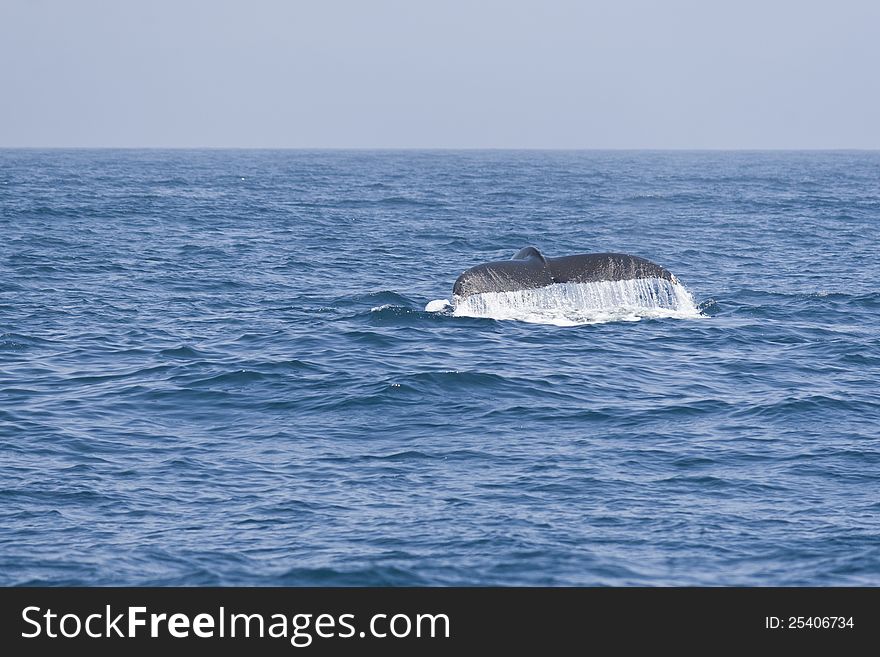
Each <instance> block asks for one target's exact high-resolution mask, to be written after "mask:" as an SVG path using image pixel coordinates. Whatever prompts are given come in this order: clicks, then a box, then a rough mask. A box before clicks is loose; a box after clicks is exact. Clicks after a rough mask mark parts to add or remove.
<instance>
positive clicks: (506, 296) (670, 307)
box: [425, 278, 702, 326]
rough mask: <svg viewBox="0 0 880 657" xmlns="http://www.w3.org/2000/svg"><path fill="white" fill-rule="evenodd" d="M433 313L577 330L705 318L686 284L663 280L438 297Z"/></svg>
mask: <svg viewBox="0 0 880 657" xmlns="http://www.w3.org/2000/svg"><path fill="white" fill-rule="evenodd" d="M425 310H426V311H428V312H441V311H447V312H448V311H449V310H451V311H452V314H453V315H455V316H456V317H488V318H491V319H513V320H518V321H521V322H532V323H536V324H554V325H556V326H578V325H581V324H599V323H602V322H620V321H629V322H634V321H638V320H639V319H642V318H659V317H673V318H677V319H692V318H697V317H702V315H701V314H700V311H699V309H698V308H697V305H696V303H695V302H694V298H693V297H692V296H691V293H690V292H688V291H687V290H686V289H685V287H684V286H683V285H680V284H676V283H671V282H670V281H667V280H664V279H661V278H641V279H636V280H627V281H602V282H598V283H556V284H554V285H549V286H547V287H541V288H536V289H532V290H517V291H516V292H484V293H482V294H474V295H471V296H469V297H466V298H464V299H461V298H458V297H454V298H453V301H452V302H451V303H450V302H449V301H448V300H447V299H437V300H435V301H431V302H430V303H428V305H427V306H425Z"/></svg>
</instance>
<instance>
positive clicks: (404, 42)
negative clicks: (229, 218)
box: [0, 0, 880, 148]
mask: <svg viewBox="0 0 880 657" xmlns="http://www.w3.org/2000/svg"><path fill="white" fill-rule="evenodd" d="M0 146H240V147H334V148H336V147H358V148H364V147H366V148H369V147H388V148H398V147H403V148H407V147H441V148H483V147H497V148H880V2H878V1H876V0H861V1H855V0H828V1H826V2H812V1H809V0H805V1H789V0H736V1H729V2H725V1H721V0H699V1H698V0H692V1H687V0H656V1H655V2H650V1H648V0H594V1H589V0H583V1H580V2H576V1H564V0H534V1H532V0H507V1H500V0H499V1H480V0H469V1H460V0H400V1H391V0H361V1H357V0H299V1H297V0H287V1H285V0H239V1H236V2H232V1H221V0H204V1H197V0H141V1H137V0H105V1H96V0H75V1H73V0H68V1H65V0H0Z"/></svg>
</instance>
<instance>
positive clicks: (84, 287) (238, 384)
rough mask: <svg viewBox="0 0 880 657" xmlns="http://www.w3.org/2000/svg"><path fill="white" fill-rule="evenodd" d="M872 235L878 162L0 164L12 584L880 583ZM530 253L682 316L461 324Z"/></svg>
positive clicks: (0, 576) (178, 157) (0, 392)
mask: <svg viewBox="0 0 880 657" xmlns="http://www.w3.org/2000/svg"><path fill="white" fill-rule="evenodd" d="M878 222H880V153H875V152H816V153H811V152H790V153H787V152H756V153H749V152H535V151H531V152H529V151H526V152H512V151H510V152H508V151H497V152H495V151H473V152H467V151H465V152H447V151H436V152H432V151H410V152H407V151H400V152H394V151H387V152H369V151H352V152H346V151H315V152H308V151H277V152H273V151H246V150H245V151H241V150H236V151H223V150H207V151H154V150H143V151H137V150H134V151H114V150H94V151H92V150H70V151H63V150H53V151H38V150H6V151H0V226H2V237H0V454H2V463H0V584H3V585H28V584H53V585H73V584H84V585H148V584H150V585H171V584H183V585H227V584H228V585H498V584H500V585H844V584H855V585H865V584H866V585H878V584H880V394H878V383H880V328H878V320H880V266H878V264H877V258H878V256H880V249H878V246H880V239H878V236H880V231H878ZM527 245H533V246H537V247H538V248H540V249H541V250H542V251H543V252H544V253H545V254H546V255H548V256H557V255H566V254H572V253H582V252H597V251H622V252H627V253H632V254H636V255H640V256H643V257H646V258H648V259H650V260H653V261H655V262H657V263H659V264H661V265H663V266H665V267H666V268H668V269H669V270H670V271H672V272H673V273H674V274H675V275H676V277H677V278H678V279H679V280H680V281H681V283H682V285H683V287H681V288H680V289H679V290H673V292H672V293H670V292H669V290H665V289H660V288H657V287H656V286H654V287H651V285H653V284H652V283H650V282H647V283H645V284H644V285H645V286H648V287H650V288H651V289H650V290H648V287H644V286H643V287H642V288H639V289H640V290H641V291H639V290H636V289H635V288H634V287H633V288H632V289H628V288H626V289H625V287H624V286H621V285H617V286H614V285H612V286H610V287H604V288H601V289H600V288H590V289H586V290H584V289H581V290H578V291H571V290H569V291H566V290H555V291H547V294H546V295H545V296H541V297H540V298H536V297H535V296H534V295H532V296H531V297H529V296H528V295H525V296H523V297H521V298H504V299H501V298H495V299H483V300H481V301H480V302H479V303H478V304H477V306H478V307H474V308H468V307H466V306H465V305H463V304H456V303H454V302H455V300H454V299H452V298H451V290H452V283H453V281H454V280H455V278H456V277H457V276H458V274H459V273H460V272H461V271H463V270H464V269H466V268H468V267H471V266H473V265H475V264H478V263H480V262H484V261H487V260H493V259H501V258H509V257H510V256H511V255H513V253H515V252H516V251H517V250H519V249H520V248H522V247H524V246H527ZM645 290H648V291H645ZM670 294H671V295H672V296H670ZM447 302H449V303H447ZM475 303H476V302H475ZM426 308H428V310H426ZM468 315H478V316H468Z"/></svg>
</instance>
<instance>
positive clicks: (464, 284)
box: [452, 246, 679, 298]
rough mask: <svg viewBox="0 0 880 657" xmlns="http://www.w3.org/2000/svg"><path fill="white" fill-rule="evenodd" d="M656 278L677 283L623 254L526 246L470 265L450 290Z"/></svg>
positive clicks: (651, 265)
mask: <svg viewBox="0 0 880 657" xmlns="http://www.w3.org/2000/svg"><path fill="white" fill-rule="evenodd" d="M644 278H660V279H664V280H667V281H669V282H670V283H672V284H673V285H677V284H679V283H678V280H677V279H676V278H675V276H673V275H672V272H670V271H668V270H667V269H665V268H663V267H661V266H660V265H658V264H655V263H653V262H651V261H650V260H645V259H644V258H640V257H638V256H633V255H628V254H626V253H583V254H579V255H571V256H561V257H558V258H547V257H545V256H544V254H543V253H541V252H540V251H539V250H538V249H537V248H535V247H533V246H527V247H525V248H524V249H521V250H520V251H518V252H517V253H516V255H514V256H513V258H512V259H511V260H498V261H495V262H487V263H484V264H481V265H477V266H476V267H471V268H470V269H468V270H466V271H465V272H463V273H462V274H461V276H459V277H458V279H456V281H455V285H454V286H453V288H452V293H453V294H454V295H456V296H458V297H462V298H463V297H468V296H471V295H473V294H481V293H483V292H515V291H518V290H529V289H535V288H540V287H547V286H548V285H553V284H554V283H598V282H602V281H625V280H638V279H644Z"/></svg>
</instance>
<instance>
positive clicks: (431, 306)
mask: <svg viewBox="0 0 880 657" xmlns="http://www.w3.org/2000/svg"><path fill="white" fill-rule="evenodd" d="M451 308H452V304H451V303H450V302H449V299H434V300H433V301H429V302H428V305H427V306H425V312H429V313H439V312H443V311H444V310H450V309H451Z"/></svg>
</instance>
